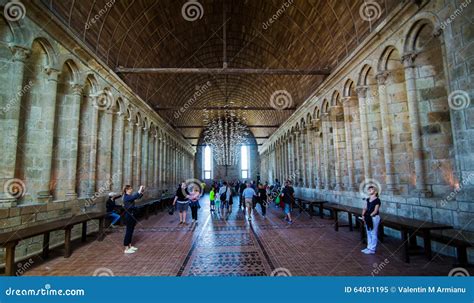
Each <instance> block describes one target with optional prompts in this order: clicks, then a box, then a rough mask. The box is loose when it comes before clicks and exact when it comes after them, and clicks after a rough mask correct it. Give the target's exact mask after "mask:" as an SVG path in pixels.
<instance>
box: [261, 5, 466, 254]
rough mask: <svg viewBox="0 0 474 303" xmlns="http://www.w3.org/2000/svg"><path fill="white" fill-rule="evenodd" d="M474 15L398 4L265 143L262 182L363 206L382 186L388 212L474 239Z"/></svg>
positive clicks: (462, 8) (443, 7)
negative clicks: (370, 188) (288, 184)
mask: <svg viewBox="0 0 474 303" xmlns="http://www.w3.org/2000/svg"><path fill="white" fill-rule="evenodd" d="M473 12H474V5H473V4H471V1H423V2H422V3H421V5H420V6H418V5H417V4H415V3H414V2H413V1H406V2H405V4H403V5H400V9H399V10H397V11H394V12H393V13H392V14H391V15H390V16H389V17H388V18H387V19H386V20H384V22H382V23H381V24H380V25H379V26H378V28H377V30H376V31H375V33H374V34H372V35H370V36H369V37H367V39H366V40H365V42H364V43H363V44H362V46H361V47H359V48H357V49H355V50H354V51H353V53H352V55H351V56H350V57H349V58H347V59H346V60H345V61H344V62H342V63H341V64H340V65H339V66H338V67H337V69H336V70H335V71H334V72H333V73H332V74H331V76H329V77H328V78H327V79H326V80H325V81H324V82H323V84H322V85H321V86H320V87H319V88H318V90H317V91H315V92H314V94H313V95H312V96H311V97H310V98H309V99H308V100H306V102H304V104H303V105H302V106H301V107H300V108H298V110H297V111H296V112H295V113H294V114H293V115H292V116H291V117H290V119H289V120H287V121H286V122H285V123H284V124H283V125H282V126H281V127H280V128H279V129H278V130H277V131H276V132H275V133H274V134H273V135H272V136H271V138H270V139H269V140H268V142H266V143H265V144H264V146H263V147H262V149H261V151H260V154H261V158H262V165H261V167H260V169H261V173H262V176H263V178H264V179H265V178H267V177H268V178H269V179H271V178H275V177H277V178H279V179H291V180H293V181H294V182H295V183H296V186H297V188H296V191H297V194H298V195H301V196H306V197H320V198H324V199H327V200H329V201H334V202H338V203H341V204H346V205H355V206H359V207H361V206H362V203H363V201H362V199H361V198H362V197H364V196H365V195H366V193H365V191H364V189H365V188H366V187H367V185H368V184H375V185H377V187H378V188H379V190H380V191H381V200H382V202H383V206H382V212H385V213H391V214H395V215H399V216H403V217H409V218H415V219H420V220H428V221H433V222H439V223H446V224H450V225H452V226H454V228H455V229H457V230H461V232H462V235H463V236H464V237H465V238H467V239H471V240H474V221H473V220H472V218H473V217H474V150H473V148H472V146H474V127H473V125H474V123H473V122H472V121H473V118H474V105H473V104H472V102H471V101H470V99H471V98H470V97H472V96H473V95H474V87H473V85H472V79H473V78H472V75H473V64H472V62H473V60H472V56H473V54H474V51H473V43H472V40H473V34H472V33H473V27H472V22H471V20H470V18H471V17H472V15H473ZM308 143H309V144H308ZM470 254H471V255H472V251H471V252H470Z"/></svg>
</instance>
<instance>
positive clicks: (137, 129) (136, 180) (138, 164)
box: [133, 121, 143, 187]
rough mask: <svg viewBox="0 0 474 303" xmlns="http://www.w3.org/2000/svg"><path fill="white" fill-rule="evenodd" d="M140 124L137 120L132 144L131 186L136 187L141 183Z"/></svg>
mask: <svg viewBox="0 0 474 303" xmlns="http://www.w3.org/2000/svg"><path fill="white" fill-rule="evenodd" d="M142 130H143V128H142V125H141V121H138V123H137V124H136V126H135V139H136V141H135V146H134V152H135V163H134V164H135V167H134V172H133V176H134V178H133V187H138V186H140V184H141V172H140V171H141V166H142Z"/></svg>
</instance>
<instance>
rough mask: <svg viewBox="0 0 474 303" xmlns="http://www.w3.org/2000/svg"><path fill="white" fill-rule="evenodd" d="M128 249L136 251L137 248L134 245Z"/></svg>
mask: <svg viewBox="0 0 474 303" xmlns="http://www.w3.org/2000/svg"><path fill="white" fill-rule="evenodd" d="M130 249H131V250H133V251H137V250H138V248H137V247H135V246H131V247H130Z"/></svg>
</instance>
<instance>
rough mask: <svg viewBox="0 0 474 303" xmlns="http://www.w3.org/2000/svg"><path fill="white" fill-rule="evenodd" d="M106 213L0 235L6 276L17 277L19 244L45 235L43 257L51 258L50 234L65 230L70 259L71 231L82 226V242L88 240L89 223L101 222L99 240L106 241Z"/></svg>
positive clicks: (73, 218)
mask: <svg viewBox="0 0 474 303" xmlns="http://www.w3.org/2000/svg"><path fill="white" fill-rule="evenodd" d="M105 217H106V214H105V213H89V214H82V215H78V216H74V217H71V218H67V219H61V220H57V221H53V222H48V223H43V224H38V225H35V226H31V227H27V228H24V229H20V230H14V231H10V232H4V233H0V245H1V246H2V247H4V248H5V275H6V276H13V275H15V248H16V246H17V244H18V242H20V241H22V240H26V239H28V238H32V237H35V236H39V235H43V251H42V257H43V258H44V259H46V258H47V257H48V256H49V239H50V233H51V232H53V231H57V230H64V257H65V258H68V257H69V256H71V253H72V246H71V230H72V228H73V227H74V225H76V224H82V235H81V241H82V242H85V241H86V240H87V222H88V221H91V220H99V232H98V240H99V241H102V240H103V239H104V236H105V234H104V221H105Z"/></svg>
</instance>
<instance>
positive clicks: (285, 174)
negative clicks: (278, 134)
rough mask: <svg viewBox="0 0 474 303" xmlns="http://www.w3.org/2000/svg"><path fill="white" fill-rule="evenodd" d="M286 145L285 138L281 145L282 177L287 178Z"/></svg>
mask: <svg viewBox="0 0 474 303" xmlns="http://www.w3.org/2000/svg"><path fill="white" fill-rule="evenodd" d="M286 146H287V138H285V139H284V140H283V145H282V152H283V162H282V164H283V175H284V178H285V179H286V178H288V175H289V174H288V153H287V151H288V149H287V148H286Z"/></svg>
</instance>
